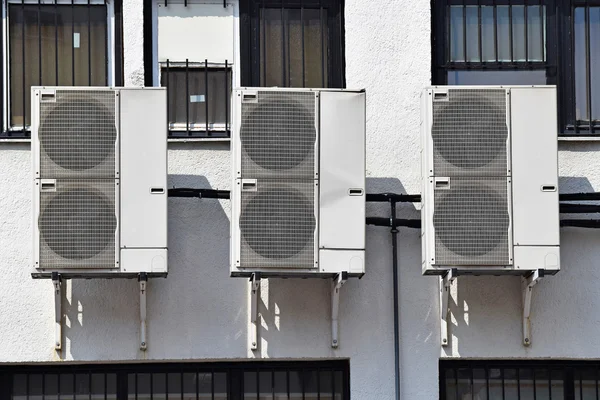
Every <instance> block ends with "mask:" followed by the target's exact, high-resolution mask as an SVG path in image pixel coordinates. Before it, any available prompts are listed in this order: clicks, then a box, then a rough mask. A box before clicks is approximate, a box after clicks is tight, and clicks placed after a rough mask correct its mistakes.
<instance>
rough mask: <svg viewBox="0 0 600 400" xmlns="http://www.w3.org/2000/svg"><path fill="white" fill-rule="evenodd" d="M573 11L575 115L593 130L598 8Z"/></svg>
mask: <svg viewBox="0 0 600 400" xmlns="http://www.w3.org/2000/svg"><path fill="white" fill-rule="evenodd" d="M574 13H575V15H574V22H573V24H574V39H575V42H574V45H575V46H574V47H575V49H574V55H575V118H576V120H577V124H578V125H588V126H589V125H590V124H591V125H592V129H593V127H594V126H595V125H597V124H598V121H600V95H599V94H598V92H599V91H600V70H598V65H600V64H599V63H600V7H575V11H574ZM588 129H589V128H588Z"/></svg>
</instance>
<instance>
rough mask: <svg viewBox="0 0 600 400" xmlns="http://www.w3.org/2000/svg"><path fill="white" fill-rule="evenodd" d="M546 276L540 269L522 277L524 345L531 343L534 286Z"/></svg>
mask: <svg viewBox="0 0 600 400" xmlns="http://www.w3.org/2000/svg"><path fill="white" fill-rule="evenodd" d="M543 277H544V270H542V269H538V270H535V271H533V272H532V273H531V274H529V275H528V276H524V277H522V278H521V291H522V292H523V345H525V346H529V345H530V344H531V297H532V295H533V287H534V286H535V285H537V283H538V282H539V281H540V280H541V279H542V278H543Z"/></svg>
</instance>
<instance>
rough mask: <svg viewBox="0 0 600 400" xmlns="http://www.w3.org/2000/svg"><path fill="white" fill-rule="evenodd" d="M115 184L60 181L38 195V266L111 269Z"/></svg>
mask: <svg viewBox="0 0 600 400" xmlns="http://www.w3.org/2000/svg"><path fill="white" fill-rule="evenodd" d="M115 185H116V184H115V181H114V180H104V179H97V180H93V181H90V180H88V181H82V180H71V179H62V180H59V181H57V183H56V188H55V189H56V190H55V191H42V192H40V215H39V218H38V227H39V232H40V266H41V267H42V268H114V267H115V235H116V230H117V216H116V214H115Z"/></svg>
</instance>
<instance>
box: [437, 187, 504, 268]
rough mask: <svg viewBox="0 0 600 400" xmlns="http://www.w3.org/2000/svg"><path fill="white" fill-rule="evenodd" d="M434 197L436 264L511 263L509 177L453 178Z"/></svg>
mask: <svg viewBox="0 0 600 400" xmlns="http://www.w3.org/2000/svg"><path fill="white" fill-rule="evenodd" d="M434 197H435V211H434V215H433V226H434V228H435V236H436V241H435V250H436V252H435V253H436V257H435V263H436V264H439V265H508V264H509V263H510V256H509V228H510V214H509V208H508V180H507V178H494V179H471V178H451V179H450V187H449V188H448V189H435V195H434Z"/></svg>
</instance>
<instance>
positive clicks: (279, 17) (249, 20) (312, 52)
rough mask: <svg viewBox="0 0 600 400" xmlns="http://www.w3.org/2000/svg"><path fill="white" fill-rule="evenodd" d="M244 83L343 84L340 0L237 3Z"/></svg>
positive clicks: (330, 85)
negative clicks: (240, 30) (238, 7)
mask: <svg viewBox="0 0 600 400" xmlns="http://www.w3.org/2000/svg"><path fill="white" fill-rule="evenodd" d="M240 7H241V8H240V13H241V14H243V15H244V18H241V24H242V25H241V28H242V32H241V48H242V61H243V64H242V86H279V87H333V88H343V87H344V86H345V76H344V38H343V6H342V2H341V0H321V1H318V0H304V1H301V2H298V1H292V0H260V1H259V0H250V1H247V2H242V3H241V4H240Z"/></svg>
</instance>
